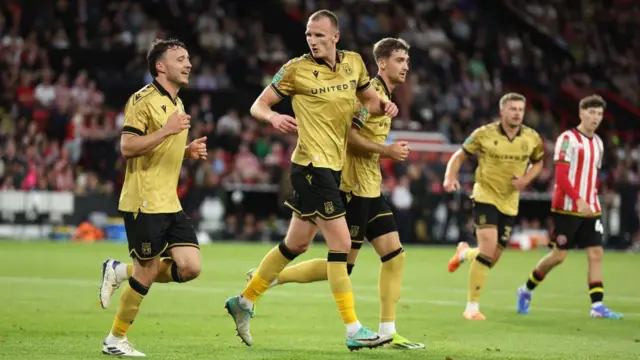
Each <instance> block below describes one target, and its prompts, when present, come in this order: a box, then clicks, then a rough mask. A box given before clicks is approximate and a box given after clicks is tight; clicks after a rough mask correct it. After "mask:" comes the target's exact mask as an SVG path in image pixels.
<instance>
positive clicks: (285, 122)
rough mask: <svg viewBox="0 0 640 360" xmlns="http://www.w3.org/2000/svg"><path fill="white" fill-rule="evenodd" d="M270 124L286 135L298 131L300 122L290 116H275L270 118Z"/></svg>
mask: <svg viewBox="0 0 640 360" xmlns="http://www.w3.org/2000/svg"><path fill="white" fill-rule="evenodd" d="M269 122H270V123H271V125H273V127H274V128H276V129H278V130H279V131H280V132H283V133H285V134H286V133H294V132H296V131H298V121H297V120H296V119H295V118H293V117H291V116H289V115H283V114H275V115H273V116H271V117H270V118H269Z"/></svg>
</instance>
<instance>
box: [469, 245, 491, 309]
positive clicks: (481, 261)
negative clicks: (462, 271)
mask: <svg viewBox="0 0 640 360" xmlns="http://www.w3.org/2000/svg"><path fill="white" fill-rule="evenodd" d="M491 264H492V260H491V258H490V257H488V256H486V255H484V254H478V256H476V258H475V259H474V260H473V262H472V263H471V266H470V267H469V297H468V301H469V302H472V303H477V302H478V301H479V300H480V294H481V293H482V288H483V287H484V283H485V281H486V280H487V273H488V272H489V269H490V268H491Z"/></svg>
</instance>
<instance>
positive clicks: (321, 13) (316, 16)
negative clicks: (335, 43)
mask: <svg viewBox="0 0 640 360" xmlns="http://www.w3.org/2000/svg"><path fill="white" fill-rule="evenodd" d="M322 18H327V19H329V21H331V25H333V27H335V28H336V30H339V29H340V23H339V22H338V15H336V14H335V13H334V12H333V11H330V10H327V9H322V10H318V11H316V12H314V13H313V14H311V16H309V21H316V20H320V19H322Z"/></svg>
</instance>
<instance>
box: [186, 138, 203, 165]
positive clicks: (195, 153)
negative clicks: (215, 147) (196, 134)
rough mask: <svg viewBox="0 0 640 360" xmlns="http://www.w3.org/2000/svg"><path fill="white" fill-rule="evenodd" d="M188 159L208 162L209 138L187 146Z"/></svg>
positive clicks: (194, 141) (195, 141)
mask: <svg viewBox="0 0 640 360" xmlns="http://www.w3.org/2000/svg"><path fill="white" fill-rule="evenodd" d="M187 157H188V158H189V159H200V160H207V137H206V136H203V137H201V138H199V139H195V140H193V141H192V142H191V144H189V146H187Z"/></svg>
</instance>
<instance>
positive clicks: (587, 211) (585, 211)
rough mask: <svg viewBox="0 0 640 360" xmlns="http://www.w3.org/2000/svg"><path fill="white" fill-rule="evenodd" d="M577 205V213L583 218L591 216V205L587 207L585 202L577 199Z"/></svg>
mask: <svg viewBox="0 0 640 360" xmlns="http://www.w3.org/2000/svg"><path fill="white" fill-rule="evenodd" d="M576 205H578V212H579V213H580V214H582V215H584V216H593V215H594V213H593V210H591V205H589V204H588V203H587V202H586V201H584V200H582V199H578V201H577V202H576Z"/></svg>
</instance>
